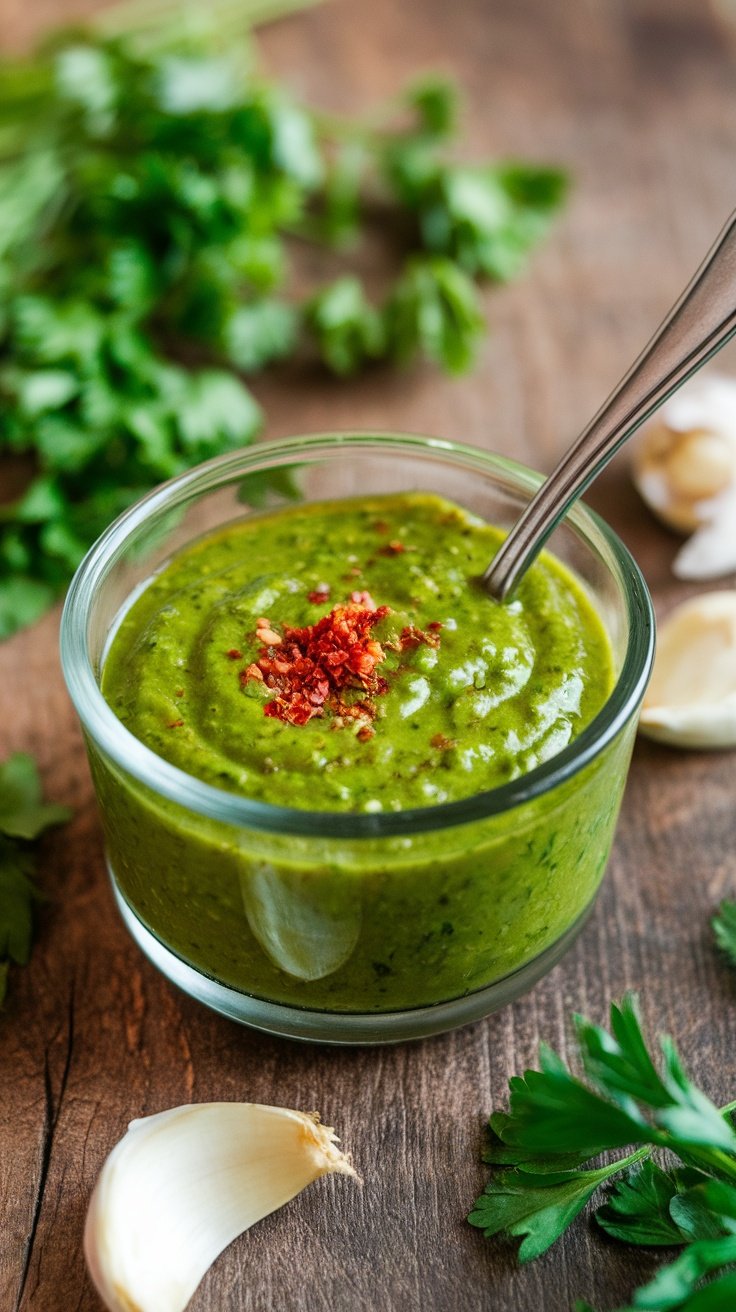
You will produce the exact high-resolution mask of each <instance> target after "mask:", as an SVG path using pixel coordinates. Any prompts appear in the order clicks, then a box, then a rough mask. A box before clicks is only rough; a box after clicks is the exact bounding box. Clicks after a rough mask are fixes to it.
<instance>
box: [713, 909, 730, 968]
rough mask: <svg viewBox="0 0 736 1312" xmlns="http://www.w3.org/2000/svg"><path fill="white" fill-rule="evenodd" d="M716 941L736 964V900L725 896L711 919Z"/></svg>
mask: <svg viewBox="0 0 736 1312" xmlns="http://www.w3.org/2000/svg"><path fill="white" fill-rule="evenodd" d="M711 924H712V926H713V933H714V934H715V938H716V943H717V944H718V946H719V948H720V949H721V951H722V952H725V954H726V956H727V957H728V959H729V961H730V962H731V964H732V965H733V966H736V900H734V899H729V898H724V900H723V902H721V905H720V906H719V908H718V914H717V915H715V916H714V917H713V919H712V921H711Z"/></svg>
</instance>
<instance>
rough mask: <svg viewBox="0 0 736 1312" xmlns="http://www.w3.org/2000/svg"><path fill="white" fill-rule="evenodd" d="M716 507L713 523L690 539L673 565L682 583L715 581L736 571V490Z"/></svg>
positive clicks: (722, 498) (679, 552) (714, 507)
mask: <svg viewBox="0 0 736 1312" xmlns="http://www.w3.org/2000/svg"><path fill="white" fill-rule="evenodd" d="M712 506H713V519H712V520H711V521H710V523H707V524H704V525H703V526H702V528H699V529H698V530H697V532H696V533H693V535H692V537H690V538H688V540H687V542H686V543H685V545H684V546H683V547H681V548H680V550H679V551H678V553H677V555H676V556H675V559H674V561H673V562H672V570H673V573H675V574H676V575H677V577H678V578H679V579H713V578H718V577H720V576H721V575H723V574H731V573H733V572H734V571H736V488H734V489H733V491H731V492H730V493H727V494H726V495H725V496H722V497H718V498H717V503H716V501H714V502H713V503H712Z"/></svg>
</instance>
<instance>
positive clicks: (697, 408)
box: [633, 372, 736, 533]
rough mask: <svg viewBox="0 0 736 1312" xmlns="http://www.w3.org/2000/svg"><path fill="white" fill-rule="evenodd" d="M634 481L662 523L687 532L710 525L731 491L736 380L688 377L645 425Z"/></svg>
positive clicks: (735, 464) (735, 469)
mask: <svg viewBox="0 0 736 1312" xmlns="http://www.w3.org/2000/svg"><path fill="white" fill-rule="evenodd" d="M633 476H634V482H635V484H636V486H637V488H638V490H639V492H640V493H641V496H642V497H643V499H644V500H645V501H646V503H647V505H648V506H649V507H650V509H651V510H653V511H654V513H655V514H656V515H658V516H659V518H660V519H662V520H663V521H664V522H665V524H668V525H669V526H670V527H671V528H676V529H680V530H681V531H682V532H685V533H688V532H691V531H692V530H694V529H697V528H699V527H700V525H702V524H707V523H710V522H711V521H712V519H713V518H714V516H715V515H716V514H717V508H718V503H719V501H720V499H721V498H722V497H723V496H724V495H725V494H727V493H729V492H736V379H733V378H726V377H724V376H723V375H721V374H716V373H713V372H711V373H705V374H700V375H699V376H698V378H695V379H692V380H691V381H690V382H689V383H686V384H685V386H684V387H683V388H682V389H681V390H680V391H679V392H678V393H677V394H676V395H675V396H673V397H671V398H670V400H669V401H667V402H665V404H664V405H663V406H662V408H661V409H660V410H659V411H658V413H657V414H656V416H655V417H654V418H653V419H651V420H650V421H649V423H647V424H645V425H644V426H643V428H642V430H641V434H640V437H639V441H638V443H637V446H636V447H635V450H634V457H633Z"/></svg>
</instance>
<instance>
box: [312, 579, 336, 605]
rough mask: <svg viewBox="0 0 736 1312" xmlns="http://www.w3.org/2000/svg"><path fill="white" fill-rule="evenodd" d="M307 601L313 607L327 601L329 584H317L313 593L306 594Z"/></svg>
mask: <svg viewBox="0 0 736 1312" xmlns="http://www.w3.org/2000/svg"><path fill="white" fill-rule="evenodd" d="M307 595H308V597H309V600H310V601H311V603H312V605H313V606H319V605H321V603H322V602H323V601H327V598H328V597H329V595H330V585H329V583H318V584H317V586H316V588H315V589H314V591H313V592H309V593H308V594H307Z"/></svg>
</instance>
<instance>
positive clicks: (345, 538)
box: [102, 493, 613, 811]
mask: <svg viewBox="0 0 736 1312" xmlns="http://www.w3.org/2000/svg"><path fill="white" fill-rule="evenodd" d="M500 541H501V535H500V533H499V531H498V530H497V529H495V528H493V527H491V526H489V525H487V524H484V523H482V522H480V521H479V520H477V519H476V518H474V517H472V516H470V515H469V514H468V513H467V512H466V511H464V510H462V509H460V508H459V507H457V506H454V505H452V504H450V503H449V502H446V501H444V500H442V499H440V498H439V497H437V496H434V495H429V494H424V493H414V494H402V495H399V496H386V497H373V498H367V499H365V500H360V501H357V500H356V501H343V502H333V503H325V504H310V505H307V506H301V507H296V508H294V509H291V510H288V511H281V512H279V513H278V514H274V515H263V516H260V517H255V518H251V519H248V520H245V521H243V522H242V523H239V524H235V525H233V526H232V527H230V528H228V529H226V530H224V531H221V532H219V533H218V534H217V535H215V536H212V537H209V538H206V539H204V540H202V541H200V542H198V543H196V544H195V545H194V546H192V547H190V548H189V549H187V550H185V551H183V552H182V553H181V554H180V555H178V556H177V557H176V558H175V559H174V560H172V561H171V563H170V564H169V565H168V566H167V567H166V568H165V569H164V570H163V572H162V573H160V574H159V575H158V576H157V577H156V578H155V579H154V580H153V581H152V582H151V583H150V584H149V586H148V587H147V588H146V590H145V591H144V593H143V595H142V596H141V597H139V598H138V600H137V601H136V602H135V604H134V605H133V606H132V607H131V608H130V610H129V611H128V613H127V614H126V616H125V618H124V619H123V622H122V624H121V625H120V628H119V630H118V632H117V634H116V636H115V639H114V641H113V644H112V647H111V650H110V653H109V655H108V658H107V661H106V663H105V667H104V675H103V684H102V687H103V692H104V695H105V697H106V698H107V700H108V701H109V703H110V705H111V706H112V707H113V709H114V710H115V712H116V714H117V715H118V716H119V718H120V719H121V720H122V721H123V723H124V724H125V725H127V727H128V728H129V729H130V730H131V731H132V732H133V733H134V734H135V735H136V737H138V738H140V739H141V740H142V741H143V742H144V743H146V745H147V746H148V747H150V748H152V750H153V751H155V752H156V753H158V755H160V756H163V757H165V758H166V760H168V761H171V762H172V763H173V764H175V765H178V766H180V767H181V768H182V769H184V770H186V771H187V772H188V773H190V774H193V775H196V776H197V777H198V778H200V779H203V780H205V781H206V782H207V783H211V784H214V785H216V786H218V787H220V788H224V789H227V790H230V791H232V792H236V793H240V794H242V795H244V796H246V797H251V798H256V799H260V800H265V801H271V802H277V803H279V804H281V805H284V804H286V805H290V806H294V807H308V808H310V809H328V810H344V811H383V810H400V809H404V808H407V807H418V806H428V805H433V804H436V803H440V802H446V801H451V800H455V799H457V798H461V797H465V796H468V795H470V794H473V793H476V792H478V791H480V790H484V789H487V788H492V787H494V786H496V785H498V784H501V783H505V782H508V781H509V780H510V779H513V778H515V777H517V776H518V775H520V774H525V773H527V772H528V771H529V770H531V769H533V768H534V766H537V765H539V764H540V763H541V762H543V761H545V760H547V759H548V758H549V757H551V756H553V755H554V754H555V753H556V752H559V751H560V750H561V749H562V748H563V747H565V746H566V745H567V744H568V743H569V742H570V740H571V739H572V738H573V737H574V736H575V735H576V734H577V733H578V732H579V731H580V729H581V728H582V727H583V726H584V725H585V724H587V723H588V722H589V721H590V720H591V719H592V718H593V716H594V715H595V714H596V712H597V711H598V710H599V709H600V707H601V706H602V704H603V702H604V701H605V699H606V697H607V695H608V693H609V691H610V689H611V686H612V681H613V673H612V662H611V652H610V646H609V642H608V638H607V636H606V633H605V631H604V628H603V625H602V623H601V620H600V618H599V617H598V615H597V613H596V612H595V610H594V608H593V606H592V605H591V603H590V601H589V600H588V597H587V596H586V595H585V593H584V592H583V589H582V587H581V586H580V584H579V583H578V582H577V581H576V580H575V579H574V578H573V577H572V575H571V574H570V573H569V572H568V571H567V570H566V569H565V568H564V567H563V566H562V565H561V564H560V563H559V562H558V561H556V560H555V559H553V558H552V557H550V556H548V555H547V556H544V557H543V558H542V559H541V561H540V562H539V563H537V564H536V565H535V566H534V567H533V568H532V570H531V571H530V572H529V573H528V574H527V576H526V578H525V579H524V580H523V582H522V585H521V587H520V589H519V592H518V596H517V597H516V599H515V600H513V601H512V602H510V603H509V604H507V605H503V606H502V605H498V604H497V603H496V602H494V601H492V600H490V599H489V598H488V597H487V596H486V595H485V593H484V591H483V590H482V588H481V586H480V584H479V582H478V579H479V576H480V574H481V573H482V571H483V569H484V568H485V566H486V565H487V563H488V560H489V559H490V557H491V556H492V555H493V553H494V552H495V551H496V550H497V548H498V546H499V543H500ZM326 589H329V591H328V592H326V591H325V590H326ZM354 592H359V593H360V592H368V593H369V594H370V597H371V598H372V599H373V600H374V601H375V604H376V605H377V606H388V607H389V608H390V614H388V615H386V616H385V618H383V619H382V620H381V621H380V622H379V624H378V625H377V626H376V628H375V630H374V631H373V636H375V638H376V639H378V640H379V641H380V642H381V643H382V645H383V648H384V651H385V656H386V659H385V661H384V662H383V663H382V664H381V666H380V671H379V672H380V674H381V676H382V677H384V678H385V679H386V681H387V684H388V690H387V692H386V693H385V694H384V695H382V696H380V697H376V698H375V700H374V711H375V719H374V721H373V724H372V728H373V735H372V736H370V737H368V736H366V735H362V736H361V734H360V732H359V728H358V725H357V724H356V723H355V722H354V721H350V720H347V722H346V721H345V720H344V719H343V720H342V721H340V722H336V718H335V716H334V715H332V714H331V713H330V712H329V711H326V712H325V713H324V715H322V716H318V717H315V718H313V719H311V720H310V721H309V722H308V723H307V724H304V725H294V724H291V723H285V722H283V721H281V720H279V719H276V718H268V717H266V716H265V715H264V705H265V704H266V703H267V702H268V701H269V699H270V693H269V690H268V688H267V687H266V686H265V684H264V683H262V682H259V681H258V680H256V679H252V680H249V681H244V680H243V677H242V675H243V671H244V670H245V669H246V668H247V667H248V665H249V664H250V663H252V662H253V661H255V660H256V659H257V656H258V652H259V650H260V643H259V641H258V639H257V637H256V623H257V621H258V620H259V619H261V618H262V617H265V618H268V619H269V620H270V621H271V623H272V625H273V627H274V628H275V629H277V630H278V628H279V626H280V625H281V624H284V623H287V624H289V625H292V626H304V625H309V624H314V623H315V621H316V620H317V619H319V617H320V616H321V615H324V614H326V613H327V612H329V611H330V609H331V608H332V607H333V606H334V605H336V604H342V603H346V602H348V601H349V599H350V597H351V594H352V593H354ZM310 596H311V598H312V599H311V600H310ZM323 598H324V599H323ZM412 625H413V626H415V627H416V628H418V629H420V630H422V631H423V632H426V631H428V629H429V626H433V627H432V629H431V632H432V633H433V634H434V635H436V639H435V640H436V641H437V645H430V644H429V643H425V642H420V643H419V644H418V645H416V646H414V647H410V648H409V649H403V650H401V649H400V648H401V634H402V632H404V631H405V630H406V628H407V627H408V626H412ZM439 626H441V627H439ZM237 653H239V655H238V654H237ZM356 695H357V694H356Z"/></svg>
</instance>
